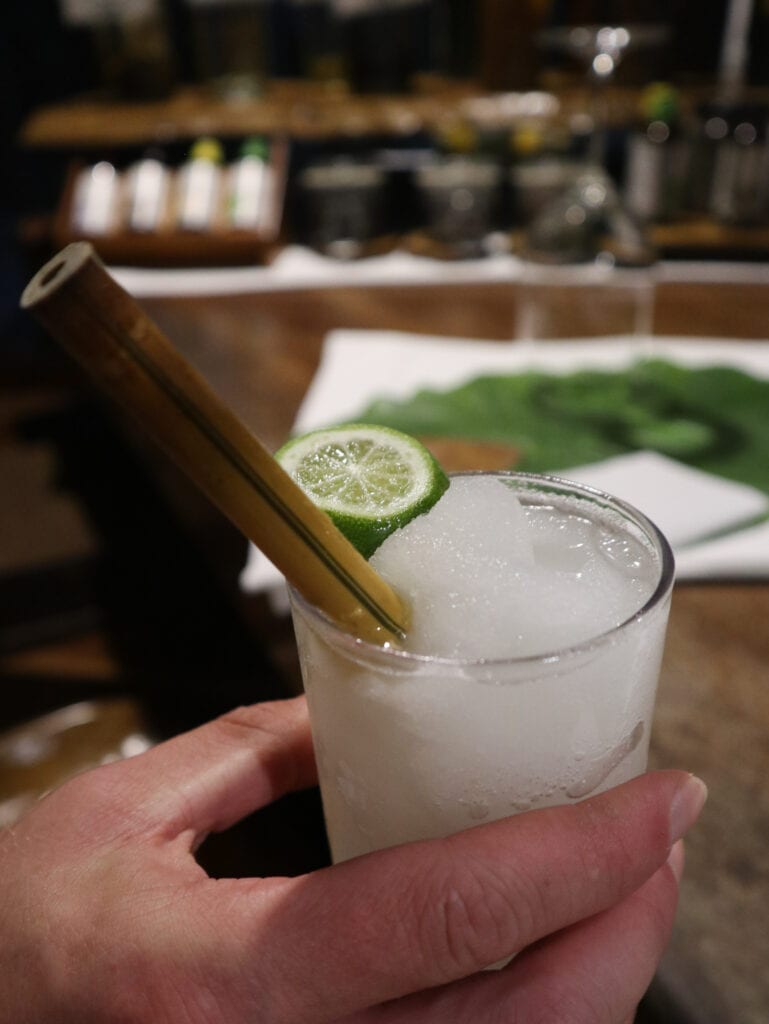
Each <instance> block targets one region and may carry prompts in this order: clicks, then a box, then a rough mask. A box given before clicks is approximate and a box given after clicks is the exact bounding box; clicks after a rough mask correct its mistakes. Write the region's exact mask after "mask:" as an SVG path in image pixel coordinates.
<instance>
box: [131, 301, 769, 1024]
mask: <svg viewBox="0 0 769 1024" xmlns="http://www.w3.org/2000/svg"><path fill="white" fill-rule="evenodd" d="M142 304H143V306H144V307H145V308H146V309H147V311H148V312H149V314H150V315H151V316H152V317H153V318H154V319H155V320H156V321H157V322H158V324H159V325H160V327H161V328H162V329H163V330H164V331H165V332H166V333H167V334H168V336H169V337H170V338H171V339H172V340H174V342H175V343H176V344H177V345H178V347H179V349H180V350H181V352H182V353H183V354H184V355H185V356H186V357H187V358H188V359H190V360H191V361H192V362H193V363H194V364H196V365H197V367H198V368H199V369H200V370H201V371H202V372H203V373H204V374H205V376H206V377H207V378H208V380H209V381H210V383H211V384H212V385H213V386H214V388H216V389H217V390H218V391H219V392H220V393H221V394H222V395H223V396H224V397H225V398H226V399H227V401H228V402H229V403H230V404H231V405H232V407H233V408H234V410H235V412H236V413H237V414H238V415H239V416H240V417H242V418H243V419H244V420H245V422H246V423H247V424H248V425H249V426H250V427H251V428H252V429H253V430H254V432H255V433H256V434H257V435H258V436H259V437H260V438H261V439H262V440H263V441H264V442H265V443H266V444H267V446H268V447H270V448H275V447H276V446H277V445H279V444H280V443H281V442H282V441H283V440H285V438H286V436H287V434H288V432H289V430H290V428H291V424H292V421H293V418H294V415H295V412H296V410H297V407H298V405H299V403H300V401H301V399H302V396H303V394H304V392H305V390H306V388H307V386H308V385H309V383H310V381H311V379H312V376H313V373H314V371H315V369H316V367H317V363H318V357H319V353H320V348H321V343H322V340H323V338H324V336H325V334H326V333H327V332H328V331H329V330H330V329H332V328H336V327H360V328H391V329H400V330H408V331H415V332H420V333H429V334H445V335H453V336H460V337H478V338H488V339H499V340H500V341H503V340H508V339H509V338H510V336H511V325H512V323H513V314H514V304H515V287H514V286H511V285H502V284H480V285H467V286H459V287H457V286H456V285H452V286H450V287H440V286H430V287H427V286H425V287H423V286H421V285H420V286H413V287H407V288H404V287H382V288H336V289H327V290H318V291H305V292H282V293H270V294H254V295H247V296H244V295H239V296H232V297H216V298H207V297H205V296H201V297H199V298H195V299H190V298H183V299H182V298H166V299H152V300H145V301H144V302H143V303H142ZM655 332H656V333H658V334H661V335H669V334H679V335H690V336H705V335H710V336H721V337H742V338H753V339H762V338H766V337H767V336H768V335H769V285H756V284H713V283H692V284H677V283H676V284H664V285H662V286H661V287H660V289H659V296H658V303H657V311H656V322H655ZM362 343H364V342H362ZM767 415H768V416H769V409H768V410H767ZM767 457H769V453H767ZM652 747H653V749H652V764H653V765H654V766H659V767H662V766H665V767H680V768H686V769H689V770H691V771H693V772H696V773H697V774H700V775H701V776H702V777H703V778H704V779H705V781H706V782H707V784H708V786H709V788H710V800H709V803H708V805H707V807H706V810H705V812H704V816H703V818H702V819H701V822H700V824H699V825H698V826H697V827H696V828H695V829H694V830H693V832H692V835H691V838H690V839H689V840H688V845H687V869H686V875H685V880H684V882H683V888H682V895H681V904H680V908H679V913H678V918H677V924H676V927H675V932H674V935H673V939H672V942H671V945H670V948H669V951H668V953H667V955H666V957H665V960H664V962H663V964H662V966H661V968H660V971H659V974H658V978H657V980H656V981H655V984H654V985H653V987H652V990H651V993H650V996H649V1004H650V1007H651V1008H652V1010H656V1016H655V1017H654V1018H653V1019H656V1020H660V1021H665V1022H666V1024H676V1022H681V1024H766V1021H767V1020H769V926H768V925H767V919H766V915H767V908H769V580H765V581H762V582H756V583H745V582H742V583H734V584H728V583H718V584H715V583H713V584H708V583H703V584H691V583H687V584H680V585H678V586H677V587H676V590H675V595H674V601H673V610H672V617H671V622H670V630H669V639H668V644H667V651H666V657H665V662H664V666H663V670H662V678H661V683H660V690H659V700H658V705H657V715H656V721H655V724H654V730H653V740H652ZM629 941H630V942H632V939H629Z"/></svg>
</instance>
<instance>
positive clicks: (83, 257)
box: [21, 242, 407, 643]
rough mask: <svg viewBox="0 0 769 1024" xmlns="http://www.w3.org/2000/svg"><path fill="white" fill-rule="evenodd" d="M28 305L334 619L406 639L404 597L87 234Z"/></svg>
mask: <svg viewBox="0 0 769 1024" xmlns="http://www.w3.org/2000/svg"><path fill="white" fill-rule="evenodd" d="M21 305H22V307H23V308H24V309H28V310H29V311H30V312H32V313H33V314H34V315H35V317H36V318H37V319H38V320H39V321H40V322H41V323H42V324H43V325H44V326H45V327H46V328H47V330H48V331H49V332H50V333H51V335H52V336H53V337H54V338H55V339H56V340H57V341H59V342H60V343H61V344H62V345H63V346H64V348H66V349H67V350H68V351H69V353H70V354H71V355H73V356H74V357H75V358H76V359H77V360H78V361H79V362H80V363H82V365H83V366H84V368H85V369H86V371H87V372H88V373H89V374H90V375H91V376H92V377H93V378H94V380H95V381H96V383H97V384H98V385H99V387H100V388H101V389H102V390H103V391H104V392H105V393H106V394H107V395H109V397H110V398H112V399H114V400H115V401H116V402H118V403H119V404H120V405H122V406H124V407H125V408H126V409H127V410H128V411H129V412H130V413H132V414H133V415H134V416H135V417H136V418H137V419H138V420H139V422H140V423H141V424H142V425H143V426H144V427H145V428H146V429H147V430H148V432H149V433H150V434H151V435H152V436H153V437H154V438H155V440H156V441H158V442H159V443H160V444H161V445H162V446H163V447H164V448H165V449H166V450H167V452H168V453H169V454H170V455H171V456H172V457H173V458H174V459H175V460H176V461H177V462H178V463H179V464H180V465H181V467H182V468H183V469H184V470H185V471H186V472H187V473H188V474H189V475H190V476H191V477H192V479H193V480H194V481H195V482H196V483H197V484H198V486H200V487H201V488H202V490H203V491H204V492H205V493H206V494H207V495H208V497H209V498H210V499H211V500H212V501H213V502H214V503H215V504H217V505H218V506H219V508H220V509H221V510H222V512H224V513H225V515H227V516H228V517H229V518H230V519H231V520H232V521H233V523H234V524H235V525H236V526H237V527H238V528H239V529H240V530H241V531H242V532H243V533H244V534H245V535H246V536H247V537H248V538H249V539H250V540H251V541H253V542H254V544H256V545H257V546H258V547H259V548H260V549H261V550H262V551H263V552H264V554H265V555H267V557H268V558H269V559H270V560H271V561H272V562H273V563H274V564H275V565H276V566H277V567H278V568H279V569H280V570H281V571H282V572H283V574H284V575H285V577H286V579H287V580H288V581H289V582H290V583H291V584H293V586H295V587H296V589H297V590H299V591H300V592H301V593H302V594H303V595H304V597H305V598H306V599H307V600H308V601H310V602H311V603H312V604H314V605H316V606H317V607H319V608H321V609H322V610H323V611H324V612H325V613H326V614H327V615H328V616H329V618H331V619H333V620H334V621H335V622H337V623H338V624H339V625H340V626H342V627H343V628H345V629H347V630H349V631H350V632H352V633H354V634H355V635H356V636H359V637H362V638H363V639H366V640H370V641H374V642H378V643H382V642H384V641H388V640H392V639H393V637H395V638H398V639H402V638H403V636H405V631H406V624H407V615H406V611H405V609H404V607H403V604H402V603H401V601H400V599H399V598H398V596H397V595H396V594H395V592H394V591H393V590H392V589H391V588H390V587H389V586H388V585H387V584H386V583H385V582H384V580H383V579H382V578H381V577H380V576H379V575H378V574H377V573H376V572H375V571H374V570H373V569H372V568H371V566H370V565H369V564H368V562H367V561H366V560H365V559H364V558H363V557H362V556H361V555H360V554H359V553H358V551H357V550H356V549H355V548H354V547H353V546H352V545H351V544H350V543H349V542H348V541H347V539H346V538H345V537H344V536H343V535H342V534H341V533H340V532H339V530H338V529H337V528H336V527H335V526H334V524H333V523H332V522H331V520H330V519H329V517H328V516H327V515H326V514H325V513H324V512H321V511H320V510H319V509H318V508H317V507H316V506H315V505H314V504H313V503H312V501H310V499H309V498H308V497H307V496H306V495H305V494H304V492H303V491H302V490H301V489H300V488H299V487H298V486H297V485H296V484H295V483H294V481H293V480H292V479H291V477H289V475H288V474H287V473H286V472H285V471H284V470H283V469H282V467H281V466H280V465H279V464H278V463H277V462H276V460H275V459H274V458H273V457H272V456H271V455H270V453H269V452H268V451H267V449H266V448H264V446H263V445H262V444H261V443H260V442H259V441H258V440H257V439H256V438H255V437H254V436H253V434H251V433H250V432H249V431H248V430H247V428H246V427H245V426H244V425H243V423H241V421H240V420H238V419H237V417H236V416H235V415H234V414H233V413H232V412H231V411H230V410H229V409H228V408H227V406H225V405H224V403H223V402H222V401H221V399H219V398H218V397H217V395H215V394H214V392H213V391H212V390H211V389H210V388H209V386H208V384H207V383H206V382H205V381H204V379H203V378H202V377H201V376H200V375H199V374H198V373H197V372H196V371H195V370H194V369H193V368H192V367H191V366H190V365H189V364H188V363H187V362H186V361H185V360H184V359H183V358H182V357H181V355H180V354H179V353H178V352H177V351H176V349H175V348H174V347H173V345H172V344H171V342H170V341H169V340H168V339H167V338H166V337H165V335H164V334H163V333H162V332H161V331H160V329H159V328H158V327H157V326H156V325H155V324H154V323H153V322H152V321H151V320H150V319H149V318H148V317H147V315H146V314H145V313H144V312H143V310H142V309H141V308H140V307H139V306H138V305H137V303H136V302H135V301H134V299H132V298H131V296H130V295H129V294H128V293H127V292H126V291H124V290H123V289H122V288H121V287H120V286H119V285H118V284H117V282H116V281H115V280H114V279H113V278H112V277H111V276H110V275H109V273H108V272H107V271H106V269H105V268H104V266H103V264H102V263H101V261H100V260H99V258H98V256H97V255H96V253H95V252H94V249H93V247H92V246H91V245H90V244H88V243H87V242H74V243H73V244H71V245H68V246H67V247H66V248H65V249H63V250H62V251H61V252H60V253H59V254H58V255H57V256H55V257H54V258H53V259H52V260H50V261H49V262H48V263H46V265H45V266H44V267H42V268H41V269H40V270H39V271H38V272H37V274H36V275H35V276H34V277H33V278H32V280H31V281H30V283H29V284H28V285H27V287H26V289H25V290H24V293H23V295H22V299H21Z"/></svg>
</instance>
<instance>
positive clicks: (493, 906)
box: [416, 847, 542, 973]
mask: <svg viewBox="0 0 769 1024" xmlns="http://www.w3.org/2000/svg"><path fill="white" fill-rule="evenodd" d="M416 895H417V900H418V901H419V903H418V905H419V907H420V910H419V911H418V914H419V916H420V917H421V921H422V928H421V930H420V938H421V946H422V949H423V950H424V952H425V955H429V956H430V957H431V958H432V959H433V960H437V961H438V962H439V963H440V965H441V966H442V967H443V968H444V969H446V970H449V971H454V972H458V973H463V972H467V971H470V970H477V969H478V968H479V967H482V966H484V965H485V964H486V963H489V962H491V961H493V960H496V959H498V958H499V957H500V956H502V955H506V954H507V953H513V952H515V951H516V950H517V949H520V948H522V946H524V945H525V944H526V943H527V941H529V938H528V937H530V936H532V935H533V933H534V930H535V927H536V921H537V920H538V919H539V917H540V914H541V904H542V900H541V897H540V894H539V892H538V890H537V887H536V886H535V885H533V884H532V883H530V882H529V881H528V880H527V879H526V878H525V877H523V876H522V875H520V874H516V873H515V871H514V870H513V869H511V870H510V871H505V873H504V876H503V875H501V874H500V873H499V872H497V871H495V870H494V869H493V868H492V867H490V866H489V865H488V863H486V862H483V863H481V862H476V863H471V862H468V860H467V856H466V854H465V855H463V856H462V858H461V860H458V859H456V858H455V857H454V855H453V854H452V853H451V851H450V847H449V849H448V850H445V851H444V856H443V858H442V862H441V864H440V865H439V866H436V865H433V871H432V875H431V878H430V880H429V883H428V884H427V885H426V886H423V887H422V888H421V889H420V890H419V892H418V893H417V894H416Z"/></svg>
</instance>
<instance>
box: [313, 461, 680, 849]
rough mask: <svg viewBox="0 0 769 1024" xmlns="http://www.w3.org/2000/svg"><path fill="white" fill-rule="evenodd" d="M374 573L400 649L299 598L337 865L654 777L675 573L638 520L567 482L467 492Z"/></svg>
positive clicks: (386, 546) (407, 532) (410, 532)
mask: <svg viewBox="0 0 769 1024" xmlns="http://www.w3.org/2000/svg"><path fill="white" fill-rule="evenodd" d="M371 562H372V565H373V566H374V567H375V568H376V569H377V571H378V572H379V573H380V574H381V575H382V576H383V577H384V578H385V579H386V580H387V581H388V582H390V583H391V584H392V585H393V586H394V587H395V589H396V590H397V591H398V592H399V593H400V594H401V595H402V596H403V597H404V598H405V599H406V601H407V602H408V603H409V605H410V606H411V609H412V623H411V628H410V630H409V634H408V637H407V640H406V644H405V649H403V650H401V649H397V648H394V647H389V648H384V649H383V648H378V647H376V646H375V645H372V644H367V643H363V642H362V641H359V640H356V639H354V638H353V637H351V636H349V635H348V634H345V633H343V632H341V631H340V630H339V629H337V628H336V627H335V626H334V625H333V624H332V623H330V622H328V620H326V619H324V617H323V616H322V615H321V614H320V613H319V612H317V611H316V610H315V609H313V608H311V607H310V606H308V605H307V604H306V603H305V602H304V601H303V600H302V599H301V598H300V597H297V595H293V606H294V622H295V628H296V633H297V640H298V644H299V650H300V658H301V663H302V670H303V676H304V683H305V689H306V692H307V698H308V701H309V706H310V717H311V721H312V729H313V737H314V742H315V749H316V757H317V761H318V770H319V776H320V784H321V792H322V797H323V804H324V812H325V816H326V822H327V828H328V833H329V840H330V844H331V848H332V854H333V857H334V860H336V861H339V860H344V859H347V858H349V857H353V856H356V855H358V854H362V853H366V852H368V851H371V850H374V849H378V848H381V847H384V846H390V845H394V844H396V843H401V842H406V841H409V840H414V839H422V838H432V837H436V836H441V835H446V834H448V833H450V832H455V831H458V830H460V829H463V828H466V827H469V826H472V825H475V824H478V823H480V822H482V821H490V820H493V819H495V818H500V817H503V816H506V815H509V814H513V813H516V812H519V811H523V810H528V809H531V808H535V807H543V806H547V805H552V804H558V803H565V802H569V801H574V800H579V799H581V798H584V797H586V796H588V795H589V794H592V793H597V792H599V791H601V790H603V789H606V788H609V787H610V786H613V785H616V784H618V783H620V782H623V781H625V780H626V779H628V778H631V777H632V776H635V775H637V774H639V773H640V772H642V771H644V770H645V767H646V760H647V753H648V745H649V732H650V726H651V719H652V713H653V707H654V697H655V691H656V685H657V678H658V675H659V667H660V661H661V657H662V650H663V644H664V635H665V628H666V623H667V615H668V609H669V603H670V593H671V589H672V578H673V565H672V556H671V554H670V550H669V547H668V545H667V543H666V542H665V540H664V538H663V537H662V536H661V535H660V534H659V532H658V531H657V530H656V529H655V527H654V526H653V525H652V524H651V523H649V521H648V520H646V519H645V517H644V516H643V515H641V514H640V513H638V512H637V511H636V510H634V509H631V508H630V507H629V506H626V505H623V503H621V502H618V501H616V500H615V499H611V498H609V497H608V496H605V495H601V494H599V493H597V492H594V491H591V490H590V489H589V488H584V487H580V486H579V485H576V484H569V483H566V482H563V481H555V480H551V479H547V478H537V477H533V476H527V475H525V474H467V475H461V476H457V477H454V478H453V479H452V482H451V486H450V488H449V490H448V491H447V492H446V493H445V495H444V496H443V497H442V498H441V499H440V500H439V501H438V503H437V504H436V505H434V507H433V508H432V509H431V510H430V511H429V512H427V513H425V514H423V515H420V516H417V517H416V518H415V519H413V520H412V521H411V522H410V523H408V524H407V525H406V526H405V527H403V528H402V529H400V530H397V531H396V532H395V533H393V534H392V535H391V536H390V537H388V538H387V540H385V541H384V543H383V544H382V545H381V547H380V548H379V549H378V550H377V551H376V552H375V554H374V555H373V557H372V558H371Z"/></svg>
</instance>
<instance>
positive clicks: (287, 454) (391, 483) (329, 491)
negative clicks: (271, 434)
mask: <svg viewBox="0 0 769 1024" xmlns="http://www.w3.org/2000/svg"><path fill="white" fill-rule="evenodd" d="M276 458H277V459H278V461H279V462H280V463H281V465H282V466H283V468H284V469H285V470H286V471H287V472H288V473H289V475H290V476H292V477H293V478H294V480H295V481H296V482H297V483H298V484H299V486H300V487H301V488H302V489H303V490H304V491H305V493H306V494H307V495H308V496H309V497H310V498H311V499H312V500H313V501H314V502H315V504H316V505H318V506H319V507H320V508H322V509H323V510H324V511H325V512H326V513H327V514H328V515H329V516H330V518H331V519H332V521H333V522H334V523H335V524H336V525H337V527H338V528H339V529H340V530H341V531H342V532H343V533H344V534H345V536H346V537H347V538H348V539H349V540H350V541H351V542H352V543H353V544H354V545H355V546H356V547H357V548H358V550H359V551H360V552H361V554H363V555H364V556H365V557H366V558H368V557H369V556H370V555H371V554H373V552H374V551H375V550H376V549H377V548H378V547H379V545H380V544H381V543H382V541H383V540H384V539H385V538H386V537H388V536H389V535H390V534H391V533H393V532H394V531H395V530H397V529H398V528H399V527H401V526H404V525H405V524H406V523H407V522H409V521H410V520H411V519H413V518H414V517H415V516H417V515H421V514H422V513H423V512H426V511H427V510H428V509H430V508H432V506H433V505H434V504H435V503H436V501H438V499H439V498H440V497H441V495H442V494H443V492H444V491H445V490H446V488H447V487H448V483H449V482H448V478H447V477H446V474H445V473H444V472H443V470H442V469H441V467H440V465H439V464H438V462H437V461H436V460H435V458H434V457H433V456H432V454H431V453H430V452H429V451H428V450H427V448H425V447H424V445H423V444H421V442H419V441H417V440H416V439H415V438H413V437H410V436H409V435H408V434H403V433H401V432H400V431H398V430H393V429H391V428H389V427H381V426H374V425H371V424H357V423H356V424H349V425H346V426H344V427H333V428H323V429H320V430H314V431H312V432H310V433H309V434H304V435H302V436H301V437H297V438H294V439H293V440H291V441H289V442H288V443H287V444H286V445H284V446H283V448H281V449H280V451H279V452H278V453H277V455H276Z"/></svg>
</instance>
